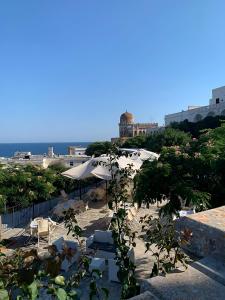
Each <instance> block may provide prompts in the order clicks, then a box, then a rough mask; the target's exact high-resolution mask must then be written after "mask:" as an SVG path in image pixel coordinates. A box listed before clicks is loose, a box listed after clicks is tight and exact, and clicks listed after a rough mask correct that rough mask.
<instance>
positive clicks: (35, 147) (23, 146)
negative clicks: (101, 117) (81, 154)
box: [0, 142, 91, 157]
mask: <svg viewBox="0 0 225 300" xmlns="http://www.w3.org/2000/svg"><path fill="white" fill-rule="evenodd" d="M89 144H91V142H65V143H63V142H62V143H60V142H58V143H51V142H49V143H47V142H45V143H0V157H12V156H13V155H14V153H15V152H16V151H23V152H26V151H30V152H31V153H32V154H35V155H37V154H44V153H47V152H48V147H49V146H52V147H53V148H54V153H55V154H64V155H65V154H68V152H67V148H68V147H69V146H80V147H87V146H88V145H89Z"/></svg>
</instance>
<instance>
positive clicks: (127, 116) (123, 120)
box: [120, 111, 134, 124]
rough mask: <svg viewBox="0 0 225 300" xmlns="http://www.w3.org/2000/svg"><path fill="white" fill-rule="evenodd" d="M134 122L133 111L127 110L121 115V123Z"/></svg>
mask: <svg viewBox="0 0 225 300" xmlns="http://www.w3.org/2000/svg"><path fill="white" fill-rule="evenodd" d="M132 123H134V117H133V115H132V114H131V113H129V112H127V111H126V112H125V113H123V114H122V115H121V116H120V124H132Z"/></svg>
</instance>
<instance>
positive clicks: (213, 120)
mask: <svg viewBox="0 0 225 300" xmlns="http://www.w3.org/2000/svg"><path fill="white" fill-rule="evenodd" d="M223 120H225V116H215V117H212V116H209V117H206V118H204V119H203V120H201V121H198V122H195V123H192V122H189V121H188V120H184V121H183V122H180V123H177V122H174V123H173V124H171V127H172V128H174V129H179V130H182V131H184V132H188V133H190V134H191V135H192V137H195V138H198V137H199V136H200V135H201V132H202V130H204V129H215V128H217V127H220V125H221V121H223Z"/></svg>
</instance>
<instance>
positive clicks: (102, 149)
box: [85, 142, 112, 157]
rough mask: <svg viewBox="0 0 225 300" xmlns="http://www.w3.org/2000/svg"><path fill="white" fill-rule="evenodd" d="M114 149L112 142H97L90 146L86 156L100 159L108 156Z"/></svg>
mask: <svg viewBox="0 0 225 300" xmlns="http://www.w3.org/2000/svg"><path fill="white" fill-rule="evenodd" d="M111 147H112V143H111V142H95V143H92V144H90V145H89V146H88V147H87V149H86V152H85V153H86V155H89V156H95V157H98V156H100V155H102V154H106V153H107V152H108V151H109V150H110V148H111Z"/></svg>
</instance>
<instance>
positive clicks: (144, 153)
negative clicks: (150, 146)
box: [120, 148, 159, 161]
mask: <svg viewBox="0 0 225 300" xmlns="http://www.w3.org/2000/svg"><path fill="white" fill-rule="evenodd" d="M120 150H121V151H122V152H123V151H124V152H127V153H130V154H131V155H132V156H131V159H136V157H139V158H140V159H141V160H143V161H144V160H151V161H152V160H155V159H158V158H159V154H157V153H155V152H152V151H148V150H145V149H129V148H121V149H120Z"/></svg>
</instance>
